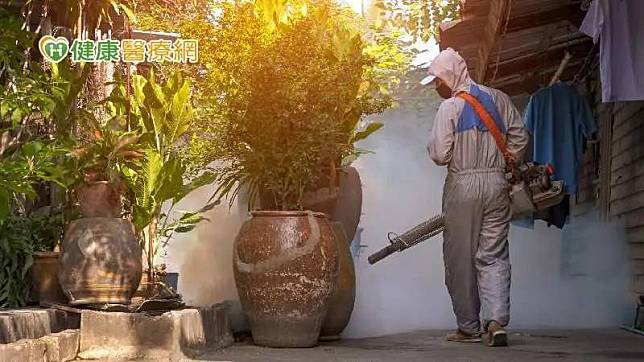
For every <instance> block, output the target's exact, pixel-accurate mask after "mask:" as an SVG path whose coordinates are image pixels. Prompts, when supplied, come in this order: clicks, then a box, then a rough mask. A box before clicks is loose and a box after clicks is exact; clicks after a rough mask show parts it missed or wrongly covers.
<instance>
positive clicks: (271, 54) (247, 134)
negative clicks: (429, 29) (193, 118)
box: [205, 0, 408, 210]
mask: <svg viewBox="0 0 644 362" xmlns="http://www.w3.org/2000/svg"><path fill="white" fill-rule="evenodd" d="M222 9H223V10H222V11H223V13H222V15H221V17H219V18H218V19H217V22H216V25H215V27H214V29H213V31H212V32H208V34H209V36H211V40H210V43H211V46H212V49H214V51H213V54H212V55H211V56H210V57H209V58H206V60H205V61H209V62H212V65H211V66H210V69H212V71H211V73H210V74H209V75H208V80H209V86H210V87H211V88H210V89H211V90H212V92H211V94H213V95H214V97H215V98H213V101H212V104H215V108H216V109H215V112H214V113H215V115H214V116H213V117H212V118H211V121H210V123H211V124H213V125H214V128H215V134H216V135H217V137H215V140H214V142H215V143H217V146H216V147H213V150H214V151H217V152H219V154H218V155H217V156H218V157H217V158H218V159H220V160H222V161H223V162H222V166H221V168H220V175H219V178H218V181H219V182H220V186H219V187H218V188H217V190H216V191H215V197H216V198H218V199H222V198H224V197H229V201H230V202H233V200H234V199H235V196H236V195H237V194H238V192H239V191H240V190H241V188H242V187H248V188H249V189H250V199H251V204H252V203H253V202H254V201H255V199H256V198H257V195H258V194H259V193H260V190H261V192H262V195H263V196H262V197H264V195H269V197H270V198H272V201H273V204H274V205H276V207H277V208H279V209H282V210H289V209H301V208H303V205H302V200H303V196H304V194H305V193H306V192H307V191H310V190H315V189H317V188H319V187H321V186H327V185H329V184H330V182H331V181H332V179H333V177H334V176H333V172H334V169H335V168H336V167H337V166H339V165H340V164H343V163H345V164H346V163H349V162H351V160H352V159H354V158H355V157H357V155H359V154H360V153H361V151H362V150H359V149H357V148H356V147H355V143H356V142H358V141H360V140H362V139H364V138H366V137H367V136H369V135H370V134H372V133H373V132H375V131H377V130H378V129H379V128H381V127H382V124H379V123H372V124H367V125H365V126H363V127H359V124H360V122H361V120H362V117H363V116H364V115H367V114H373V113H379V112H382V111H383V110H385V109H387V108H389V107H391V106H392V105H393V96H392V91H393V89H394V88H395V87H396V85H397V81H398V78H397V76H399V75H400V73H401V71H402V68H403V67H404V64H405V63H406V61H407V60H408V59H407V56H406V54H405V53H404V52H403V51H401V50H400V48H399V47H398V46H397V45H396V43H395V42H394V41H389V40H388V39H385V38H384V37H375V36H374V35H370V34H368V33H367V31H366V30H365V29H366V25H364V24H363V23H362V22H361V20H360V19H359V18H358V17H357V16H356V15H355V14H353V13H351V12H350V10H348V9H346V8H344V7H341V6H339V5H338V4H337V3H335V2H333V1H287V2H274V1H268V0H267V1H256V2H255V3H235V4H225V5H223V6H222Z"/></svg>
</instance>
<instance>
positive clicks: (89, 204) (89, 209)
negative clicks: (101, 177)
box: [76, 181, 121, 218]
mask: <svg viewBox="0 0 644 362" xmlns="http://www.w3.org/2000/svg"><path fill="white" fill-rule="evenodd" d="M76 196H77V197H78V205H79V207H80V211H81V214H82V215H83V217H114V218H117V217H120V216H121V194H120V192H119V190H118V189H117V188H116V187H115V186H114V185H113V184H112V183H111V182H109V181H91V182H87V183H84V184H83V185H81V186H80V187H78V188H77V189H76Z"/></svg>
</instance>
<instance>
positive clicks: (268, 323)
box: [233, 211, 338, 347]
mask: <svg viewBox="0 0 644 362" xmlns="http://www.w3.org/2000/svg"><path fill="white" fill-rule="evenodd" d="M252 216H253V217H252V218H251V219H250V220H248V221H246V222H245V223H244V225H243V226H242V227H241V230H240V231H239V234H238V236H237V239H236V240H235V245H234V249H233V267H234V273H235V282H236V284H237V291H238V292H239V298H240V301H241V303H242V307H243V309H244V311H245V312H246V313H247V315H248V318H249V322H250V326H251V333H252V336H253V340H254V342H255V344H258V345H262V346H269V347H311V346H314V345H316V344H317V343H318V338H319V335H320V327H321V326H322V322H323V320H324V318H325V316H326V313H327V308H328V302H329V297H330V296H331V294H332V293H333V290H334V289H335V281H336V274H337V271H338V248H337V242H336V240H335V236H334V233H333V229H332V228H331V224H330V223H329V221H328V219H327V217H326V215H324V214H321V213H313V212H300V211H259V212H254V213H253V214H252Z"/></svg>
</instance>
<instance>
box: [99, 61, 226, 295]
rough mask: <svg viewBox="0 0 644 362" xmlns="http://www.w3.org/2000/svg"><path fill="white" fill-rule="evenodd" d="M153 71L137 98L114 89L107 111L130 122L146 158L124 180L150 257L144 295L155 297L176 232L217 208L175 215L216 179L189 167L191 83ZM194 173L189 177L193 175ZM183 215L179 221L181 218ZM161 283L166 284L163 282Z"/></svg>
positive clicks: (128, 168) (140, 80)
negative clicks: (159, 262) (161, 261)
mask: <svg viewBox="0 0 644 362" xmlns="http://www.w3.org/2000/svg"><path fill="white" fill-rule="evenodd" d="M157 78H158V76H157V75H156V74H155V72H154V70H153V69H151V70H150V72H149V73H148V74H147V75H139V74H137V75H133V76H132V80H131V87H132V89H133V92H132V95H131V96H130V97H129V99H127V98H126V89H125V86H124V85H120V86H118V87H116V88H115V90H114V91H113V93H112V95H111V96H110V98H109V100H108V106H109V108H110V109H112V110H114V111H115V115H114V117H116V118H120V119H123V118H127V119H129V122H130V128H131V129H132V130H133V131H132V132H133V133H135V134H136V135H137V138H136V139H137V147H138V148H137V150H138V152H140V155H141V157H140V158H138V159H137V160H136V162H133V163H131V164H125V165H122V166H121V167H120V168H119V172H120V173H119V175H120V177H122V180H123V181H124V184H125V185H127V190H128V191H127V193H126V194H125V198H126V199H127V200H128V208H129V213H130V214H131V218H132V223H133V225H134V228H135V231H136V234H137V235H138V236H139V239H140V240H141V244H142V246H143V248H144V249H145V251H146V260H147V273H146V277H145V279H144V282H145V284H143V283H142V287H144V289H149V290H146V291H143V292H144V293H147V294H150V293H153V292H154V291H153V289H154V288H148V287H150V286H154V285H155V283H157V280H156V279H157V278H156V275H155V270H161V269H160V268H156V267H155V256H156V255H157V254H158V252H159V250H160V248H161V247H163V246H165V245H166V244H167V243H168V242H169V240H170V239H171V238H172V236H173V235H174V233H176V232H188V231H191V230H193V229H194V228H195V227H196V226H197V224H198V223H199V222H201V221H203V220H206V218H205V217H204V216H203V213H205V212H207V211H208V210H210V209H212V208H213V207H214V206H215V205H216V204H217V203H218V202H216V201H215V202H209V203H205V204H204V206H202V207H201V208H200V209H198V210H182V211H179V212H175V211H176V210H175V207H176V205H177V204H178V203H179V202H180V201H181V200H182V199H183V198H184V197H186V196H187V195H188V194H189V193H190V192H192V191H193V190H195V189H197V188H199V187H202V186H205V185H208V184H210V183H212V182H213V181H214V179H215V174H214V173H213V172H212V171H210V170H209V169H208V167H205V165H202V164H197V163H195V162H192V163H191V162H190V161H187V160H186V159H185V158H184V155H183V153H184V152H185V148H186V147H187V145H188V140H189V139H190V136H191V132H192V129H191V127H192V124H193V112H194V110H193V107H192V83H191V81H190V79H188V78H186V77H184V75H183V73H181V72H172V73H171V74H168V75H167V77H166V79H162V80H161V81H159V80H158V79H157ZM191 170H192V171H193V172H189V171H191ZM177 214H178V215H177ZM159 281H163V280H162V278H160V280H159Z"/></svg>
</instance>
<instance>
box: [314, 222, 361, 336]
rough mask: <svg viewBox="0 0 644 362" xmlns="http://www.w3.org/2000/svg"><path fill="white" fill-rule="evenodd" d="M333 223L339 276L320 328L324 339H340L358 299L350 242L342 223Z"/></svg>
mask: <svg viewBox="0 0 644 362" xmlns="http://www.w3.org/2000/svg"><path fill="white" fill-rule="evenodd" d="M331 225H332V227H333V232H334V233H335V241H336V243H337V246H338V276H337V279H336V283H335V289H334V290H333V294H331V299H330V300H329V309H328V311H327V314H326V318H325V319H324V323H322V329H321V330H320V340H323V341H332V340H337V339H340V333H342V331H343V330H344V329H345V328H346V327H347V324H349V319H351V313H352V312H353V305H354V303H355V300H356V272H355V269H354V266H353V257H352V256H351V249H350V247H349V242H348V241H347V236H346V234H345V233H344V228H343V227H342V223H339V222H332V223H331Z"/></svg>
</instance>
